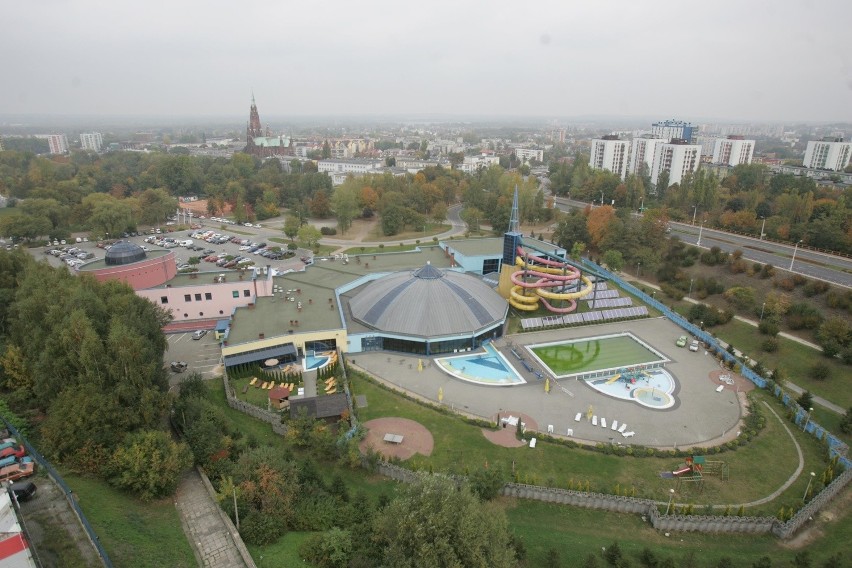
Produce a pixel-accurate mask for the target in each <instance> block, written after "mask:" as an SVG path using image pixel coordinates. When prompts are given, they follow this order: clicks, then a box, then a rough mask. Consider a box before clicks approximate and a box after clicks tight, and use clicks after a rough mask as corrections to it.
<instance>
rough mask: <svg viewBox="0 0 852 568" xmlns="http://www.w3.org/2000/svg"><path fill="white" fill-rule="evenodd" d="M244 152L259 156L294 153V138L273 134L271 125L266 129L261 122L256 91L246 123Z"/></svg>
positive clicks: (252, 95) (252, 97) (252, 96)
mask: <svg viewBox="0 0 852 568" xmlns="http://www.w3.org/2000/svg"><path fill="white" fill-rule="evenodd" d="M243 152H245V153H246V154H251V155H252V156H257V157H258V158H268V157H270V156H292V155H293V140H292V139H291V138H288V137H285V136H283V135H282V136H272V130H271V129H270V128H269V125H267V126H266V130H264V128H263V126H262V125H261V124H260V114H259V113H258V112H257V104H256V103H255V101H254V93H252V94H251V110H250V111H249V121H248V124H246V147H245V149H244V150H243Z"/></svg>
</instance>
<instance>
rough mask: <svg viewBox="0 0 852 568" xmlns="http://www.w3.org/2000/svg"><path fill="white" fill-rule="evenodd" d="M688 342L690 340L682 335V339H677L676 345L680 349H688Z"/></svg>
mask: <svg viewBox="0 0 852 568" xmlns="http://www.w3.org/2000/svg"><path fill="white" fill-rule="evenodd" d="M688 340H689V339H688V338H687V337H686V336H685V335H681V336H680V337H678V338H677V341H676V342H675V345H677V346H678V347H686V342H687V341H688Z"/></svg>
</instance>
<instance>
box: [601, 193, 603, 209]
mask: <svg viewBox="0 0 852 568" xmlns="http://www.w3.org/2000/svg"><path fill="white" fill-rule="evenodd" d="M601 207H603V190H601Z"/></svg>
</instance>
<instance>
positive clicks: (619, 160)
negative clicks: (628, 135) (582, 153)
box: [589, 136, 630, 179]
mask: <svg viewBox="0 0 852 568" xmlns="http://www.w3.org/2000/svg"><path fill="white" fill-rule="evenodd" d="M629 155H630V142H628V141H627V140H619V139H618V136H604V137H603V138H595V139H593V140H592V149H591V153H590V154H589V167H591V168H593V169H595V170H609V171H611V172H612V173H614V174H616V175H618V177H620V178H621V179H624V177H625V176H626V175H627V159H628V157H629Z"/></svg>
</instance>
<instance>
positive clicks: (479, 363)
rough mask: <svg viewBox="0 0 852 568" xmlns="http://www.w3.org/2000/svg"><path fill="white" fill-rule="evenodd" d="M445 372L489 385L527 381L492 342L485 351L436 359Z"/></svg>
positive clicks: (486, 346)
mask: <svg viewBox="0 0 852 568" xmlns="http://www.w3.org/2000/svg"><path fill="white" fill-rule="evenodd" d="M435 363H437V364H438V367H439V368H441V369H442V370H443V371H444V372H446V373H448V374H450V375H452V376H454V377H456V378H457V379H461V380H463V381H468V382H471V383H477V384H480V385H489V386H510V385H521V384H524V383H526V381H525V380H524V379H523V378H522V377H521V375H520V373H518V372H517V371H516V370H515V368H514V367H512V364H511V363H509V362H508V361H507V360H506V358H505V357H503V355H502V354H501V353H500V352H499V351H497V349H495V348H494V347H492V346H491V345H490V344H486V345H485V346H484V349H483V351H479V352H476V353H470V354H467V355H457V356H454V357H442V358H440V359H435Z"/></svg>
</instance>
